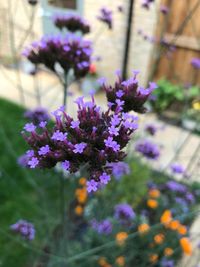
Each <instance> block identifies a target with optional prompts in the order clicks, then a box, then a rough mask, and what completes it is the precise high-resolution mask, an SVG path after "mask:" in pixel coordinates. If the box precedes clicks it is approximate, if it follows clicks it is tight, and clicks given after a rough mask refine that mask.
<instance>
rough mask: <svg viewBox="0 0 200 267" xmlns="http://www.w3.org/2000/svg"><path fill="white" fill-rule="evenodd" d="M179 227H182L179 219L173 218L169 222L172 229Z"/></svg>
mask: <svg viewBox="0 0 200 267" xmlns="http://www.w3.org/2000/svg"><path fill="white" fill-rule="evenodd" d="M179 227H180V222H179V221H178V220H173V221H171V222H170V223H169V228H170V229H171V230H178V228H179Z"/></svg>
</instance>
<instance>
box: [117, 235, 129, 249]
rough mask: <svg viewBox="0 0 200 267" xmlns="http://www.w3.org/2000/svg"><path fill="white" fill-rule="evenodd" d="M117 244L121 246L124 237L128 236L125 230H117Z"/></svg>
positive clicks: (124, 239)
mask: <svg viewBox="0 0 200 267" xmlns="http://www.w3.org/2000/svg"><path fill="white" fill-rule="evenodd" d="M115 238H116V241H117V244H118V245H120V246H122V245H124V243H125V241H126V239H127V238H128V234H127V233H126V232H119V233H117V234H116V236H115Z"/></svg>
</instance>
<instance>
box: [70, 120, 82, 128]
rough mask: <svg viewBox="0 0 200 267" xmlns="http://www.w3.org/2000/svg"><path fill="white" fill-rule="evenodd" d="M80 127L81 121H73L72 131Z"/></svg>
mask: <svg viewBox="0 0 200 267" xmlns="http://www.w3.org/2000/svg"><path fill="white" fill-rule="evenodd" d="M79 125H80V121H72V122H71V128H72V129H75V128H78V127H79Z"/></svg>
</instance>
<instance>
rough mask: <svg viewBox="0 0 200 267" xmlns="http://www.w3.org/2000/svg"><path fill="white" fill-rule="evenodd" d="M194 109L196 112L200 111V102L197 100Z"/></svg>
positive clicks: (193, 105) (193, 104)
mask: <svg viewBox="0 0 200 267" xmlns="http://www.w3.org/2000/svg"><path fill="white" fill-rule="evenodd" d="M192 107H193V109H195V110H200V100H196V101H194V102H193V103H192Z"/></svg>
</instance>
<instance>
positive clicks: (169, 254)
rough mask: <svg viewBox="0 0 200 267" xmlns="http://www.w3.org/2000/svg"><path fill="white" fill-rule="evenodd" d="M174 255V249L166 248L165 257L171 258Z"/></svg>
mask: <svg viewBox="0 0 200 267" xmlns="http://www.w3.org/2000/svg"><path fill="white" fill-rule="evenodd" d="M173 253H174V251H173V249H172V248H166V249H165V250H164V255H165V256H171V255H172V254H173Z"/></svg>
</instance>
